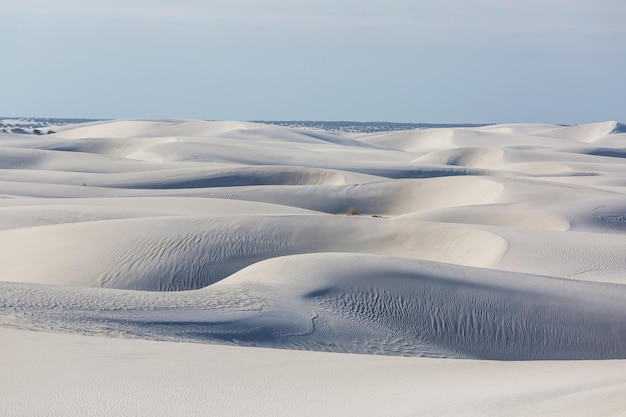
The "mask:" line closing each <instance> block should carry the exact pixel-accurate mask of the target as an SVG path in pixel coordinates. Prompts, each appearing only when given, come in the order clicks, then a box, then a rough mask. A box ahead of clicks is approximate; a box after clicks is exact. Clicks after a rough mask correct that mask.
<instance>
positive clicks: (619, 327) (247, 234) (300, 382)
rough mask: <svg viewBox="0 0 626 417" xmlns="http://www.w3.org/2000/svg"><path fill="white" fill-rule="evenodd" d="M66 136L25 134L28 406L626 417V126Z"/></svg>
mask: <svg viewBox="0 0 626 417" xmlns="http://www.w3.org/2000/svg"><path fill="white" fill-rule="evenodd" d="M55 131H56V133H54V134H49V135H42V136H35V135H23V134H11V133H4V134H0V151H1V154H0V168H2V169H1V170H0V196H2V197H3V198H0V277H1V279H2V281H0V333H2V335H1V337H2V340H5V341H8V342H2V344H1V345H0V349H1V351H0V353H1V354H2V356H1V357H2V360H3V374H4V376H3V377H2V380H1V382H0V384H2V385H0V387H2V389H1V390H0V392H1V393H2V395H3V397H4V398H2V400H3V401H2V402H3V403H6V404H8V408H5V407H3V409H2V410H0V414H2V415H20V414H23V415H80V414H81V413H84V412H85V410H88V414H93V415H100V414H102V415H104V414H106V413H107V412H109V413H110V410H114V413H115V412H116V411H115V410H118V411H119V412H122V411H120V410H129V411H128V413H126V412H124V414H129V415H153V414H154V413H157V414H159V413H160V414H162V413H163V412H164V411H162V410H181V412H182V414H185V415H194V414H200V413H202V414H203V415H206V413H207V412H209V413H214V414H221V415H275V414H288V413H289V414H294V413H295V414H297V415H405V414H406V415H447V414H448V415H458V414H464V415H502V414H503V413H504V414H507V415H585V416H589V415H619V412H621V411H622V410H624V409H626V404H625V403H624V400H623V398H626V395H625V394H626V385H625V384H626V377H624V375H626V372H624V371H625V370H626V369H625V368H624V367H625V366H626V365H624V361H623V359H625V358H626V285H624V284H626V275H625V274H624V271H626V256H625V255H624V254H625V253H626V165H624V163H623V161H624V157H626V153H625V152H624V150H623V147H624V145H623V144H624V143H626V133H624V132H625V129H624V126H623V125H620V124H618V123H615V122H606V123H596V124H589V125H581V126H574V127H560V126H551V125H531V124H525V125H497V126H488V127H482V128H455V129H448V128H446V129H421V130H414V131H401V132H390V133H369V134H355V133H337V132H326V131H319V130H306V129H293V128H286V127H277V126H268V125H261V124H253V123H239V122H200V121H110V122H95V123H89V124H79V125H68V126H59V127H56V128H55ZM84 335H91V336H94V335H95V336H110V338H101V337H85V336H84ZM133 339H145V340H133ZM174 342H179V343H174ZM180 342H202V344H188V343H180ZM206 343H209V344H206ZM234 345H237V346H234ZM241 346H255V347H257V348H255V349H250V348H242V347H241ZM259 347H266V348H268V347H269V348H279V349H276V350H268V349H260V348H259ZM296 350H298V351H296ZM312 351H317V352H312ZM323 352H335V353H332V354H331V353H323ZM355 353H358V354H360V355H355ZM372 354H379V355H380V354H382V355H385V356H373V355H372ZM390 356H412V358H399V357H390ZM417 357H422V358H417ZM424 357H427V358H424ZM434 358H443V359H434ZM472 359H473V360H472ZM476 359H482V360H476ZM485 359H486V360H506V361H511V362H493V361H485ZM600 359H603V360H600ZM539 360H541V361H539ZM556 360H558V361H556ZM116 369H117V370H118V371H119V373H117V372H115V370H116ZM5 370H6V372H5ZM114 374H115V375H117V376H115V375H114ZM62 375H66V377H65V378H64V377H62ZM169 375H172V376H171V377H170V376H169ZM112 378H113V379H115V383H111V382H110V379H112ZM59 379H60V381H61V382H60V383H55V382H54V381H55V380H59ZM46 381H50V382H51V383H50V384H48V383H46ZM86 381H89V382H86ZM155 381H160V382H158V383H157V382H155ZM131 387H132V388H131ZM137 390H139V392H140V393H141V394H136V391H137ZM97 392H101V393H102V395H103V397H101V398H103V400H102V403H101V405H102V407H101V408H97V407H96V408H94V407H95V403H96V400H95V396H96V393H97ZM180 392H184V393H186V395H182V396H179V397H176V398H180V400H172V398H173V396H174V395H178V393H180ZM148 393H151V394H150V395H148ZM144 394H145V395H144ZM33 396H36V397H39V398H41V401H37V402H33V401H28V399H29V398H32V397H33ZM5 398H6V401H5ZM168 398H169V400H168ZM81 410H82V411H81ZM155 410H156V411H155Z"/></svg>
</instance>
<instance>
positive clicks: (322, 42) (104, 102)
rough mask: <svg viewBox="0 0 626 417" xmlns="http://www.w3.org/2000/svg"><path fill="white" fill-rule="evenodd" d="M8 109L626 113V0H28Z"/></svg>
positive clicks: (506, 115)
mask: <svg viewBox="0 0 626 417" xmlns="http://www.w3.org/2000/svg"><path fill="white" fill-rule="evenodd" d="M0 16H1V19H2V23H1V24H0V51H1V53H2V57H3V59H2V60H1V61H0V79H2V82H3V88H2V90H0V115H4V116H39V117H86V118H198V119H229V120H253V119H263V120H361V121H378V120H384V121H405V122H430V123H461V122H475V123H486V122H497V123H507V122H548V123H568V124H575V123H585V122H592V121H603V120H620V121H626V105H625V103H624V102H625V101H626V100H625V98H626V77H625V76H624V75H623V74H624V73H626V53H625V52H626V2H624V1H623V0H585V1H582V0H567V1H566V0H542V1H538V0H527V1H524V2H520V1H496V0H467V1H460V0H459V1H451V0H439V1H436V0H424V1H407V0H386V1H383V0H362V1H356V0H345V1H341V0H336V1H329V0H317V1H309V0H291V1H286V0H257V1H253V0H206V1H200V0H179V1H166V0H20V1H19V2H17V1H16V2H2V4H1V5H0Z"/></svg>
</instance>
